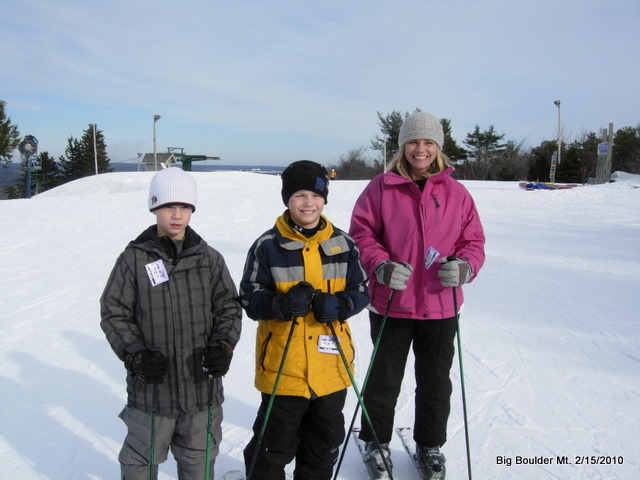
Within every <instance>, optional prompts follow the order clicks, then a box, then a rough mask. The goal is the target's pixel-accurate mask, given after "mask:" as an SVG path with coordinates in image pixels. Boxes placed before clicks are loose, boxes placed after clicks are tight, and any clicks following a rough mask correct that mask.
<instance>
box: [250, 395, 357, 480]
mask: <svg viewBox="0 0 640 480" xmlns="http://www.w3.org/2000/svg"><path fill="white" fill-rule="evenodd" d="M270 396H271V395H267V394H265V393H263V394H262V403H261V404H260V408H259V409H258V415H257V417H256V421H255V422H254V424H253V438H252V439H251V440H250V441H249V443H248V445H247V447H246V448H245V449H244V462H245V468H246V470H247V474H248V473H249V468H250V466H251V460H252V458H253V454H254V451H255V447H256V443H257V441H258V435H259V433H260V429H261V428H262V422H263V420H264V416H265V413H266V410H267V405H268V403H269V398H270ZM346 398H347V389H346V388H345V389H343V390H340V391H338V392H335V393H332V394H330V395H325V396H322V397H316V398H313V399H309V398H304V397H293V396H287V395H276V397H275V399H274V402H273V405H272V408H271V413H270V414H269V419H268V422H267V428H266V430H265V433H264V437H263V439H262V444H261V445H260V451H259V453H258V458H257V460H256V464H255V467H254V470H253V473H252V475H251V480H284V478H285V470H284V469H285V466H286V465H287V464H289V463H291V461H292V460H293V459H294V458H295V460H296V468H295V472H294V479H295V480H329V479H331V477H332V474H333V466H334V465H335V463H336V461H337V459H338V450H339V448H340V445H342V442H343V440H344V436H345V432H344V415H343V414H342V409H343V408H344V402H345V399H346Z"/></svg>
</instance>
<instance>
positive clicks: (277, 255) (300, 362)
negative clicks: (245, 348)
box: [240, 211, 369, 398]
mask: <svg viewBox="0 0 640 480" xmlns="http://www.w3.org/2000/svg"><path fill="white" fill-rule="evenodd" d="M288 216H289V212H288V211H286V212H285V213H284V214H283V215H282V216H280V217H278V219H277V220H276V224H275V226H274V227H273V228H272V229H271V230H268V231H267V232H265V233H264V234H262V235H261V236H260V237H259V238H258V239H257V240H256V241H255V242H254V244H253V245H252V247H251V249H250V251H249V253H248V255H247V261H246V264H245V268H244V273H243V276H242V281H241V283H240V297H241V304H242V307H243V308H244V309H245V311H246V312H247V315H248V316H249V317H250V318H252V319H253V320H258V329H257V334H256V365H255V367H256V371H255V386H256V388H257V389H258V390H259V391H261V392H263V393H271V392H272V390H273V385H274V383H275V379H276V376H277V372H278V369H279V367H280V363H281V359H282V356H283V353H284V349H285V345H286V342H287V339H288V336H289V330H290V328H291V322H289V321H285V320H281V319H278V316H279V315H280V307H279V301H278V300H279V297H280V296H281V295H282V294H284V293H286V292H287V291H288V290H289V289H290V288H291V287H292V286H294V285H296V284H298V283H299V282H302V281H305V282H309V283H310V284H311V285H313V287H314V288H315V289H317V290H320V291H322V292H325V293H332V294H335V293H337V292H342V293H341V295H343V296H346V297H347V299H348V303H349V307H350V311H349V314H350V316H351V315H355V314H356V313H359V312H360V311H361V310H362V309H363V308H364V307H365V306H366V305H367V303H368V301H369V300H368V299H369V297H368V292H367V286H366V283H367V280H368V278H367V274H366V273H365V271H364V269H363V268H362V264H361V263H360V253H359V251H358V248H357V247H356V244H355V242H354V241H353V239H352V238H351V237H350V236H349V235H347V234H346V233H345V232H343V231H342V230H340V229H338V228H335V227H334V226H333V225H332V224H331V223H330V222H329V221H328V220H327V219H326V217H324V216H321V219H320V221H321V227H320V229H319V231H318V232H317V233H316V234H315V235H313V236H312V237H310V238H306V237H305V236H304V235H302V234H301V233H300V232H298V231H296V230H294V229H293V228H291V227H290V226H289V224H288V223H287V219H288V218H289V217H288ZM296 321H297V324H296V326H295V327H294V332H293V337H292V339H291V344H290V346H289V350H288V352H287V357H286V359H285V363H284V368H283V371H282V375H281V377H280V381H279V383H278V390H277V394H278V395H292V396H300V397H306V398H315V397H316V396H324V395H329V394H331V393H334V392H337V391H339V390H342V389H344V388H347V387H348V386H349V385H350V384H351V382H350V380H349V375H348V373H347V371H346V368H345V365H344V362H343V360H342V357H341V356H340V354H339V352H338V350H337V349H336V348H335V345H334V344H333V343H332V334H331V330H330V328H329V326H328V325H326V324H323V323H319V322H317V321H316V320H315V317H314V315H313V312H312V311H310V312H309V314H308V315H307V316H305V317H298V318H297V319H296ZM334 328H335V331H336V335H337V336H338V338H339V342H340V346H341V347H342V350H343V352H344V354H345V357H346V358H347V361H348V362H349V363H350V368H351V370H352V371H353V366H354V365H353V363H354V356H355V353H354V348H353V343H352V340H351V331H350V329H349V325H348V324H347V322H346V321H345V322H343V323H338V322H334ZM332 346H333V347H332Z"/></svg>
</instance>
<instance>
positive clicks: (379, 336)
mask: <svg viewBox="0 0 640 480" xmlns="http://www.w3.org/2000/svg"><path fill="white" fill-rule="evenodd" d="M394 293H396V291H395V290H391V294H390V295H389V301H388V302H387V308H386V309H385V311H384V316H383V317H382V322H381V323H380V327H379V328H378V336H377V337H376V341H375V343H374V345H373V352H372V353H371V359H370V360H369V367H368V368H367V373H366V375H365V376H364V382H362V390H361V393H362V395H364V389H365V388H367V382H368V381H369V375H370V374H371V369H372V368H373V361H374V360H375V358H376V355H377V353H378V347H379V346H380V340H381V339H382V331H383V329H384V325H385V323H387V316H389V309H390V308H391V300H393V294H394ZM359 410H360V403H358V404H356V410H355V411H354V412H353V418H351V424H350V425H349V430H347V438H346V439H345V441H344V446H343V447H342V453H340V460H339V461H338V465H337V466H336V473H335V474H334V475H333V480H336V479H337V478H338V473H339V472H340V468H341V467H342V461H343V460H344V455H345V453H346V452H347V445H349V434H350V433H351V431H352V430H353V425H354V424H355V423H356V417H357V416H358V411H359Z"/></svg>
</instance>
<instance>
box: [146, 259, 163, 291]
mask: <svg viewBox="0 0 640 480" xmlns="http://www.w3.org/2000/svg"><path fill="white" fill-rule="evenodd" d="M144 268H145V270H146V271H147V275H148V276H149V281H150V282H151V285H152V286H154V287H155V286H156V285H160V284H161V283H164V282H167V281H169V275H168V274H167V270H166V269H165V268H164V263H162V260H156V261H155V262H151V263H147V264H146V265H145V266H144Z"/></svg>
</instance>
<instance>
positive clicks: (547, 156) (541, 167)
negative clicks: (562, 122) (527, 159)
mask: <svg viewBox="0 0 640 480" xmlns="http://www.w3.org/2000/svg"><path fill="white" fill-rule="evenodd" d="M557 145H558V144H557V142H555V141H548V140H544V141H543V142H542V143H541V144H540V145H539V146H537V147H534V148H532V149H531V163H530V164H529V180H531V181H538V182H548V181H549V175H550V172H551V156H552V155H553V154H554V153H556V151H557V149H558V147H557Z"/></svg>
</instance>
